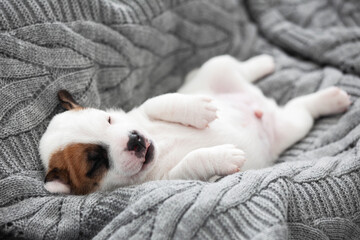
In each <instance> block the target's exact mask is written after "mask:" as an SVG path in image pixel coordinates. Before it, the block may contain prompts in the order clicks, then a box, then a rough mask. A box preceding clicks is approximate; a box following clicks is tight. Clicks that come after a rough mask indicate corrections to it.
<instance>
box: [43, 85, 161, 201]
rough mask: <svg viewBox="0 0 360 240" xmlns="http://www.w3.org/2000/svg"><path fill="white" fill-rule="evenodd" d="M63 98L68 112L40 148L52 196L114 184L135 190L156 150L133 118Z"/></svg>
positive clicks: (51, 128)
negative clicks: (138, 179) (137, 179)
mask: <svg viewBox="0 0 360 240" xmlns="http://www.w3.org/2000/svg"><path fill="white" fill-rule="evenodd" d="M58 97H59V100H60V102H61V105H62V106H63V107H64V108H65V109H66V110H68V111H65V112H63V113H60V114H57V115H56V116H55V117H54V118H53V119H52V120H51V122H50V124H49V126H48V128H47V130H46V131H45V133H44V135H43V136H42V138H41V140H40V146H39V149H40V155H41V159H42V161H43V164H44V166H45V168H46V171H47V173H46V177H45V188H46V189H47V190H48V191H50V192H58V193H72V194H87V193H90V192H93V191H95V190H96V189H98V188H101V187H103V188H105V187H104V186H103V185H104V184H109V183H108V182H111V184H113V185H114V179H116V181H117V182H116V184H115V185H119V186H120V185H128V184H131V183H133V182H136V181H134V178H137V177H141V174H142V173H143V172H146V170H147V166H148V165H150V162H151V161H152V160H153V158H154V145H153V143H152V141H151V140H150V139H149V138H148V137H146V136H145V134H146V133H145V131H144V130H142V129H141V127H140V126H138V125H137V123H136V122H135V121H134V119H133V118H130V117H129V116H128V115H127V114H125V113H124V112H123V111H121V110H116V111H115V110H110V111H102V110H98V109H93V108H84V107H81V106H80V105H79V104H78V103H77V102H76V101H75V100H74V99H73V97H72V96H71V95H70V93H69V92H67V91H65V90H61V91H59V93H58ZM109 176H111V178H112V179H111V180H109ZM106 179H107V180H106Z"/></svg>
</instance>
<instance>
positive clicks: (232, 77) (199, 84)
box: [179, 55, 275, 93]
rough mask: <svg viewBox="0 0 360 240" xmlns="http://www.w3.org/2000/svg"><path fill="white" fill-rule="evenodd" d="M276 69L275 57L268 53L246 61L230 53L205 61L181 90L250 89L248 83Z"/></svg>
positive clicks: (230, 90) (234, 90) (222, 90)
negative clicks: (241, 60)
mask: <svg viewBox="0 0 360 240" xmlns="http://www.w3.org/2000/svg"><path fill="white" fill-rule="evenodd" d="M274 69H275V64H274V59H273V58H272V57H271V56H268V55H260V56H256V57H253V58H251V59H249V60H247V61H245V62H240V61H238V60H237V59H235V58H234V57H231V56H229V55H223V56H218V57H214V58H211V59H210V60H209V61H207V62H206V63H204V64H203V65H202V67H201V68H200V69H198V70H194V71H192V72H191V73H190V74H189V75H188V76H187V80H186V83H185V84H184V86H183V87H182V88H181V89H180V90H179V92H182V93H195V92H207V93H211V92H215V93H229V92H239V91H241V90H248V88H249V86H250V85H249V84H248V83H251V82H254V81H256V80H258V79H260V78H261V77H263V76H265V75H267V74H269V73H271V72H273V71H274Z"/></svg>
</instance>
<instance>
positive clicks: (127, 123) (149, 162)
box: [40, 55, 350, 194]
mask: <svg viewBox="0 0 360 240" xmlns="http://www.w3.org/2000/svg"><path fill="white" fill-rule="evenodd" d="M273 70H274V61H273V59H272V57H270V56H267V55H261V56H258V57H254V58H252V59H250V60H248V61H246V62H239V61H237V60H236V59H234V58H232V57H230V56H219V57H215V58H213V59H210V60H209V61H208V62H206V63H205V64H204V65H203V66H202V67H201V68H200V69H199V70H195V71H193V72H191V73H190V74H189V76H188V79H187V80H186V83H185V84H184V86H183V87H182V88H181V89H180V90H179V93H169V94H165V95H161V96H158V97H155V98H152V99H149V100H147V101H146V102H145V103H144V104H142V105H141V106H140V107H138V108H135V109H133V110H132V111H130V112H128V113H125V112H123V111H122V110H107V111H102V110H97V109H93V108H83V107H81V106H79V105H78V104H77V103H76V102H75V101H74V99H73V98H72V96H71V95H70V94H69V93H68V92H67V91H64V90H62V91H59V94H58V95H59V99H60V101H61V103H62V105H63V107H65V108H66V109H68V110H69V111H66V112H64V113H61V114H58V115H56V116H55V117H54V118H53V119H52V121H51V122H50V124H49V126H48V129H47V130H46V132H45V134H44V135H43V137H42V139H41V141H40V154H41V158H42V161H43V164H44V166H45V168H46V171H47V174H46V178H45V182H46V183H45V188H46V189H47V190H48V191H50V192H59V193H72V194H86V193H90V192H93V191H95V190H97V189H100V190H108V189H113V188H115V187H117V186H125V185H132V184H139V183H143V182H145V181H150V180H158V179H201V180H208V179H209V178H211V177H213V176H224V175H228V174H232V173H235V172H238V171H240V170H241V171H244V170H247V169H256V168H262V167H266V166H269V165H271V164H272V163H273V161H274V160H275V159H276V158H277V157H278V155H279V154H280V153H281V152H283V151H284V150H285V149H286V148H288V147H289V146H291V145H292V144H294V143H295V142H296V141H298V140H300V139H301V138H302V137H304V136H305V135H306V134H307V133H308V131H309V130H310V128H311V127H312V125H313V122H314V119H316V118H317V117H319V116H323V115H329V114H336V113H341V112H343V111H345V110H346V109H347V108H348V106H349V105H350V100H349V97H348V95H347V94H346V93H345V92H344V91H342V90H340V89H339V88H336V87H331V88H328V89H325V90H322V91H319V92H317V93H314V94H310V95H307V96H302V97H299V98H295V99H293V100H292V101H290V102H289V103H288V104H286V105H285V106H284V107H278V106H277V105H276V103H275V102H274V101H273V100H271V99H268V98H266V97H265V96H264V95H263V94H262V92H261V91H260V90H259V89H258V88H257V87H255V86H254V85H252V84H251V82H253V81H255V80H257V79H259V78H261V77H263V76H264V75H266V74H269V73H271V72H272V71H273Z"/></svg>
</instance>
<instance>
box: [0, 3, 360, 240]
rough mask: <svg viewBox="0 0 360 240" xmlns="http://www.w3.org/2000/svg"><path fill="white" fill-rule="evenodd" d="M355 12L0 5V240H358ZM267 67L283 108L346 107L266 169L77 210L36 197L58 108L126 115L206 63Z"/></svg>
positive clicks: (158, 185) (72, 202)
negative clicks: (217, 60) (43, 146)
mask: <svg viewBox="0 0 360 240" xmlns="http://www.w3.org/2000/svg"><path fill="white" fill-rule="evenodd" d="M359 26H360V3H359V1H357V0H251V1H247V2H245V1H241V0H238V1H237V0H178V1H175V0H149V1H142V0H122V1H121V0H26V1H24V0H0V140H1V142H0V233H1V235H2V237H5V238H10V237H24V238H27V239H89V238H92V237H95V239H106V238H110V239H143V238H150V239H168V238H175V239H188V238H197V239H250V238H252V239H287V238H290V239H358V238H359V236H360V211H359V209H360V197H359V196H360V163H359V153H358V149H359V146H358V145H359V144H358V139H359V136H360V127H359V123H360V107H359V104H360V102H359V101H358V96H359V95H360V81H359V74H360V28H359ZM224 53H228V54H232V55H234V56H236V57H238V58H239V59H246V58H248V57H250V56H253V55H256V54H259V53H268V54H271V55H273V56H274V57H275V59H276V64H277V69H276V72H275V73H274V74H273V75H271V76H269V77H267V78H266V79H263V80H262V81H260V82H259V86H260V87H261V88H262V90H263V91H264V92H265V94H266V95H268V96H271V97H273V98H275V99H276V100H277V101H278V102H279V103H280V104H284V103H286V102H287V101H288V100H289V99H291V98H293V97H296V96H300V95H303V94H307V93H311V92H314V91H316V90H318V89H322V88H325V87H327V86H331V85H337V86H339V87H341V88H342V89H344V90H346V91H347V92H348V93H349V94H350V95H351V96H352V100H353V102H354V103H353V106H352V107H351V109H350V110H349V111H348V112H347V113H346V114H344V115H342V116H335V117H329V118H323V119H320V120H319V121H317V123H316V125H315V126H314V128H313V130H312V131H311V133H310V134H309V135H308V136H307V137H306V138H305V139H304V140H302V141H301V142H299V143H298V144H296V145H295V146H293V147H292V148H291V149H289V150H288V151H287V152H286V153H284V154H283V156H281V158H280V159H279V164H277V165H275V166H274V167H272V168H268V169H263V170H258V171H248V172H245V173H238V174H234V175H232V176H228V177H225V178H223V179H222V180H221V181H219V182H217V183H204V182H199V181H159V182H150V183H146V184H143V185H141V186H137V187H129V188H121V189H117V190H115V191H113V192H110V193H94V194H91V195H88V196H62V195H51V194H49V193H48V192H46V191H45V189H44V188H43V179H44V172H43V168H42V166H41V162H40V159H39V153H38V150H37V148H38V142H39V139H40V137H41V134H42V133H43V132H44V131H45V129H46V126H47V124H48V123H49V120H50V119H51V118H52V116H53V115H54V114H56V113H58V112H60V111H62V109H61V107H60V106H59V104H58V100H57V98H56V92H57V91H58V90H59V89H62V88H66V89H68V90H70V91H71V92H72V93H73V94H74V96H75V98H76V100H78V101H79V102H80V103H81V104H83V105H86V106H92V107H101V108H106V107H110V106H111V107H113V106H119V107H124V108H125V109H130V108H131V107H133V106H135V105H138V104H140V103H141V102H143V101H144V100H145V99H146V98H148V97H150V96H153V95H156V94H161V93H165V92H169V91H175V90H176V89H177V88H178V87H179V86H180V85H181V83H182V79H183V76H184V74H186V73H187V72H188V71H189V70H190V69H192V68H194V67H197V66H199V65H200V64H201V63H203V62H204V61H205V60H207V59H208V58H210V57H212V56H215V55H219V54H224Z"/></svg>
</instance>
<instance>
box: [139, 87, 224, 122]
mask: <svg viewBox="0 0 360 240" xmlns="http://www.w3.org/2000/svg"><path fill="white" fill-rule="evenodd" d="M141 108H142V109H143V111H144V112H145V113H146V114H147V115H148V116H149V117H150V118H152V119H156V120H162V121H167V122H174V123H180V124H183V125H186V126H192V127H195V128H199V129H203V128H205V127H207V126H208V124H209V123H210V122H212V121H213V120H215V119H216V118H217V117H216V111H217V108H216V107H215V106H214V105H213V103H212V99H211V98H209V97H205V96H189V95H184V94H179V93H169V94H165V95H161V96H159V97H155V98H152V99H149V100H147V101H146V102H145V103H144V104H143V105H142V106H141Z"/></svg>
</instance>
